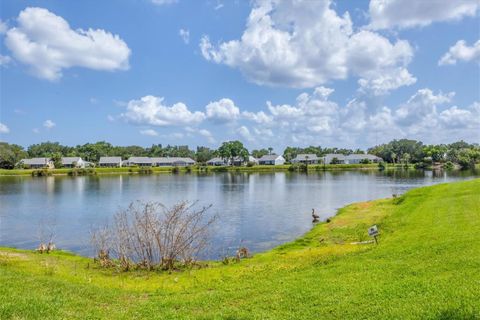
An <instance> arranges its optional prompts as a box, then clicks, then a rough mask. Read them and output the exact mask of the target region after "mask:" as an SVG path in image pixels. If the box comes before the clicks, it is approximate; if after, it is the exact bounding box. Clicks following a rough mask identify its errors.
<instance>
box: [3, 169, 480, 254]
mask: <svg viewBox="0 0 480 320" xmlns="http://www.w3.org/2000/svg"><path fill="white" fill-rule="evenodd" d="M475 176H478V173H475V172H471V171H452V172H445V171H414V170H410V171H402V170H396V171H393V170H392V171H389V170H387V171H383V172H379V171H370V170H365V171H328V172H323V171H319V172H309V173H308V174H301V173H291V172H275V173H216V174H208V175H207V174H201V175H195V174H185V175H183V174H180V175H164V174H160V175H151V176H138V175H116V176H115V175H113V176H92V177H58V176H56V177H43V178H40V177H39V178H31V177H0V245H4V246H17V247H22V248H33V247H35V246H36V245H37V244H38V241H39V238H40V234H42V233H45V230H47V231H48V232H50V231H51V230H54V232H55V234H56V238H55V240H56V243H57V245H58V246H59V247H61V248H65V249H69V250H74V251H76V252H79V253H82V254H89V253H90V249H89V247H90V246H89V239H88V238H89V231H90V230H91V229H92V227H95V226H99V225H103V224H105V223H106V222H108V221H109V220H111V218H112V215H113V214H114V213H115V212H116V211H117V210H118V209H119V208H121V207H125V206H127V205H128V204H129V203H130V202H131V201H135V200H143V201H160V202H162V203H164V204H166V205H172V204H174V203H176V202H178V201H182V200H188V201H198V204H199V205H209V204H213V208H212V210H211V214H217V215H218V216H219V222H218V223H217V225H216V227H215V230H214V232H213V235H214V236H213V242H212V248H211V249H212V250H211V252H210V254H209V256H208V257H209V258H217V257H218V256H219V255H220V254H222V253H225V252H226V251H227V250H229V248H230V250H232V249H231V247H237V246H239V245H240V244H242V245H245V246H247V247H249V248H250V249H251V250H253V251H259V250H266V249H269V248H271V247H273V246H275V245H278V244H280V243H283V242H285V241H289V240H292V239H294V238H295V237H298V236H299V235H301V234H302V233H304V232H306V231H307V230H309V229H310V228H311V216H310V212H311V209H312V208H315V209H316V212H317V213H318V214H319V215H320V216H321V218H322V219H325V218H327V217H328V216H331V215H333V214H334V213H335V211H336V210H337V209H338V208H340V207H342V206H344V205H346V204H349V203H352V202H355V201H366V200H371V199H376V198H382V197H389V196H391V195H392V194H393V193H397V194H399V193H403V192H405V191H406V190H408V189H410V188H413V187H417V186H421V185H429V184H433V183H441V182H447V181H453V180H460V179H467V178H472V177H475Z"/></svg>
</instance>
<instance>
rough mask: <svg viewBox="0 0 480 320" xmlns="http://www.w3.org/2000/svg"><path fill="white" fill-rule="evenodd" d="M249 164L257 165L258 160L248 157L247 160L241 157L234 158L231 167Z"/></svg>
mask: <svg viewBox="0 0 480 320" xmlns="http://www.w3.org/2000/svg"><path fill="white" fill-rule="evenodd" d="M249 162H251V163H253V164H258V159H257V158H254V157H252V156H248V158H247V159H244V158H243V157H235V158H233V160H232V165H234V166H243V165H247V164H248V163H249Z"/></svg>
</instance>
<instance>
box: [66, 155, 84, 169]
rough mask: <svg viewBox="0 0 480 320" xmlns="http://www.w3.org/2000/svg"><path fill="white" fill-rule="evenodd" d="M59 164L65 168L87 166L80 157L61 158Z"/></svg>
mask: <svg viewBox="0 0 480 320" xmlns="http://www.w3.org/2000/svg"><path fill="white" fill-rule="evenodd" d="M61 162H62V166H64V167H65V168H85V166H86V165H87V164H88V162H87V161H84V160H82V158H80V157H62V159H61Z"/></svg>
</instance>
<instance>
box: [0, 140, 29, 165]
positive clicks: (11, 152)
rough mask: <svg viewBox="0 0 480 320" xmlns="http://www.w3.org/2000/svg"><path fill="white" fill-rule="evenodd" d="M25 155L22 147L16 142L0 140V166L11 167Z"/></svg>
mask: <svg viewBox="0 0 480 320" xmlns="http://www.w3.org/2000/svg"><path fill="white" fill-rule="evenodd" d="M27 156H28V155H27V153H26V152H25V150H24V149H23V147H21V146H19V145H17V144H8V143H7V142H0V168H2V169H13V168H14V167H15V165H16V164H17V163H18V162H19V161H20V160H21V159H23V158H26V157H27Z"/></svg>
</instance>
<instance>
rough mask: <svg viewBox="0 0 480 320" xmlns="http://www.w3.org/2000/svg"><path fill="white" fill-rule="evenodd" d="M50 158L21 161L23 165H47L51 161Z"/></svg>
mask: <svg viewBox="0 0 480 320" xmlns="http://www.w3.org/2000/svg"><path fill="white" fill-rule="evenodd" d="M50 160H51V159H50V158H31V159H22V160H20V162H21V163H23V164H25V165H29V166H32V165H46V164H48V162H49V161H50Z"/></svg>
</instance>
